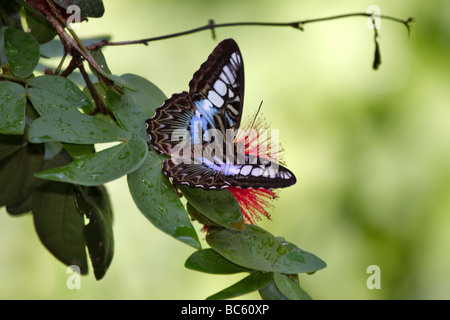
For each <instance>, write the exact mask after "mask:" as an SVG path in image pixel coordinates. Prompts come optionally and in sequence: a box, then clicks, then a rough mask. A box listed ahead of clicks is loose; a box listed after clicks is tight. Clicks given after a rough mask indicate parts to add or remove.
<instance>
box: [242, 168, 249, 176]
mask: <svg viewBox="0 0 450 320" xmlns="http://www.w3.org/2000/svg"><path fill="white" fill-rule="evenodd" d="M251 171H252V166H243V167H242V169H241V174H242V175H244V176H248V175H249V173H250V172H251Z"/></svg>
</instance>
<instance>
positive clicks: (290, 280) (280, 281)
mask: <svg viewBox="0 0 450 320" xmlns="http://www.w3.org/2000/svg"><path fill="white" fill-rule="evenodd" d="M273 279H274V281H275V284H276V286H277V288H278V289H279V290H280V292H281V293H282V294H283V295H285V296H286V297H287V298H288V299H289V300H311V297H310V296H309V295H308V294H307V293H306V292H305V291H304V290H303V289H302V288H301V287H300V282H299V280H298V275H297V274H282V273H279V272H275V273H274V275H273Z"/></svg>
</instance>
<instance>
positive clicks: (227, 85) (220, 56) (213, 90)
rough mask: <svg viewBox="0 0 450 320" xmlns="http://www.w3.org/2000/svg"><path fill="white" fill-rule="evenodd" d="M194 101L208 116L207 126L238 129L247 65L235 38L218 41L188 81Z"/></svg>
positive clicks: (202, 112) (201, 111)
mask: <svg viewBox="0 0 450 320" xmlns="http://www.w3.org/2000/svg"><path fill="white" fill-rule="evenodd" d="M189 96H190V97H191V101H192V102H193V104H194V105H195V107H196V108H197V110H198V111H199V112H200V114H201V115H202V116H203V117H204V118H205V119H206V122H207V129H218V130H220V131H221V132H222V133H223V134H224V135H225V130H226V129H237V128H239V125H240V123H241V117H242V106H243V103H244V65H243V60H242V55H241V52H240V50H239V47H238V45H237V44H236V42H235V41H234V40H232V39H227V40H224V41H222V42H221V43H219V45H217V47H216V48H215V49H214V51H213V52H212V53H211V54H210V56H209V57H208V60H206V62H204V63H203V64H202V65H201V66H200V69H199V70H198V71H197V72H196V73H194V76H193V77H192V80H191V81H190V82H189Z"/></svg>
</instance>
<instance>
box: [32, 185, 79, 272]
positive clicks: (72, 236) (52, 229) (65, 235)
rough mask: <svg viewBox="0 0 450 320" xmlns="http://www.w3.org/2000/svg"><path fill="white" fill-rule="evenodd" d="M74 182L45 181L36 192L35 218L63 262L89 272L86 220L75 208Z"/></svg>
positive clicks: (46, 243)
mask: <svg viewBox="0 0 450 320" xmlns="http://www.w3.org/2000/svg"><path fill="white" fill-rule="evenodd" d="M73 192H74V190H73V185H71V184H67V183H61V182H53V181H51V182H45V183H43V184H42V185H41V186H40V187H39V188H37V189H36V191H35V193H34V195H33V205H32V211H33V219H34V226H35V228H36V232H37V234H38V236H39V239H40V240H41V241H42V244H43V245H44V246H45V247H46V248H47V249H48V250H49V251H50V252H51V253H52V254H53V255H54V256H55V257H56V258H57V259H58V260H60V261H61V262H63V263H64V264H66V265H68V266H70V265H77V266H78V267H80V271H81V273H82V274H85V273H87V259H86V249H85V241H84V236H83V227H84V219H83V216H82V215H80V214H79V213H78V210H77V209H76V207H75V201H74V193H73Z"/></svg>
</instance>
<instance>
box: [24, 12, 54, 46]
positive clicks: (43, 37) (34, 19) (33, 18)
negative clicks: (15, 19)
mask: <svg viewBox="0 0 450 320" xmlns="http://www.w3.org/2000/svg"><path fill="white" fill-rule="evenodd" d="M25 19H26V21H27V24H28V30H29V33H30V34H32V35H33V36H34V37H35V38H36V40H37V41H38V42H39V43H46V42H48V41H50V40H52V39H53V38H54V37H55V36H56V32H55V30H54V29H53V27H52V25H51V24H50V23H49V22H48V21H47V20H45V19H44V18H42V17H41V16H38V15H36V14H34V13H31V12H30V11H28V10H25Z"/></svg>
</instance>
